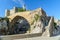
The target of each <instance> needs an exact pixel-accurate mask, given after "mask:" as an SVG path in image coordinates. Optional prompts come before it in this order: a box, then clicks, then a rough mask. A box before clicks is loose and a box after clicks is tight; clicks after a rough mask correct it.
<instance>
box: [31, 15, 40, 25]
mask: <svg viewBox="0 0 60 40" xmlns="http://www.w3.org/2000/svg"><path fill="white" fill-rule="evenodd" d="M38 19H40V16H39V14H35V15H34V19H33V21H32V23H31V25H33V24H34V22H35V21H37V20H38Z"/></svg>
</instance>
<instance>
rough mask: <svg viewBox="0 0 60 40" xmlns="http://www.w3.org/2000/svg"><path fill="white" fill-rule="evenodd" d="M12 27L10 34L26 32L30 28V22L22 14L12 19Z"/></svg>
mask: <svg viewBox="0 0 60 40" xmlns="http://www.w3.org/2000/svg"><path fill="white" fill-rule="evenodd" d="M11 24H12V25H11V28H10V30H12V31H11V32H10V34H24V33H26V32H27V31H28V30H29V29H30V24H29V22H28V21H27V20H26V19H25V18H24V17H21V16H16V17H15V18H14V19H13V20H12V21H11Z"/></svg>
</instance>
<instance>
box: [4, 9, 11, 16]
mask: <svg viewBox="0 0 60 40" xmlns="http://www.w3.org/2000/svg"><path fill="white" fill-rule="evenodd" d="M7 16H10V10H7V9H6V10H5V17H7Z"/></svg>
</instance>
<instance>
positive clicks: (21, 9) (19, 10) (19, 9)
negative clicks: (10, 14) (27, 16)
mask: <svg viewBox="0 0 60 40" xmlns="http://www.w3.org/2000/svg"><path fill="white" fill-rule="evenodd" d="M23 11H26V9H23V8H18V12H23Z"/></svg>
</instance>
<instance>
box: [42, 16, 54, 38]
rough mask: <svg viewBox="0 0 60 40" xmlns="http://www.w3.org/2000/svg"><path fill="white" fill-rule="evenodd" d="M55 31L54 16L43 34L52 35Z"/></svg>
mask: <svg viewBox="0 0 60 40" xmlns="http://www.w3.org/2000/svg"><path fill="white" fill-rule="evenodd" d="M53 31H54V18H53V17H51V18H50V21H49V23H48V26H46V28H45V32H44V33H43V35H42V36H47V37H48V36H52V35H53Z"/></svg>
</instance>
